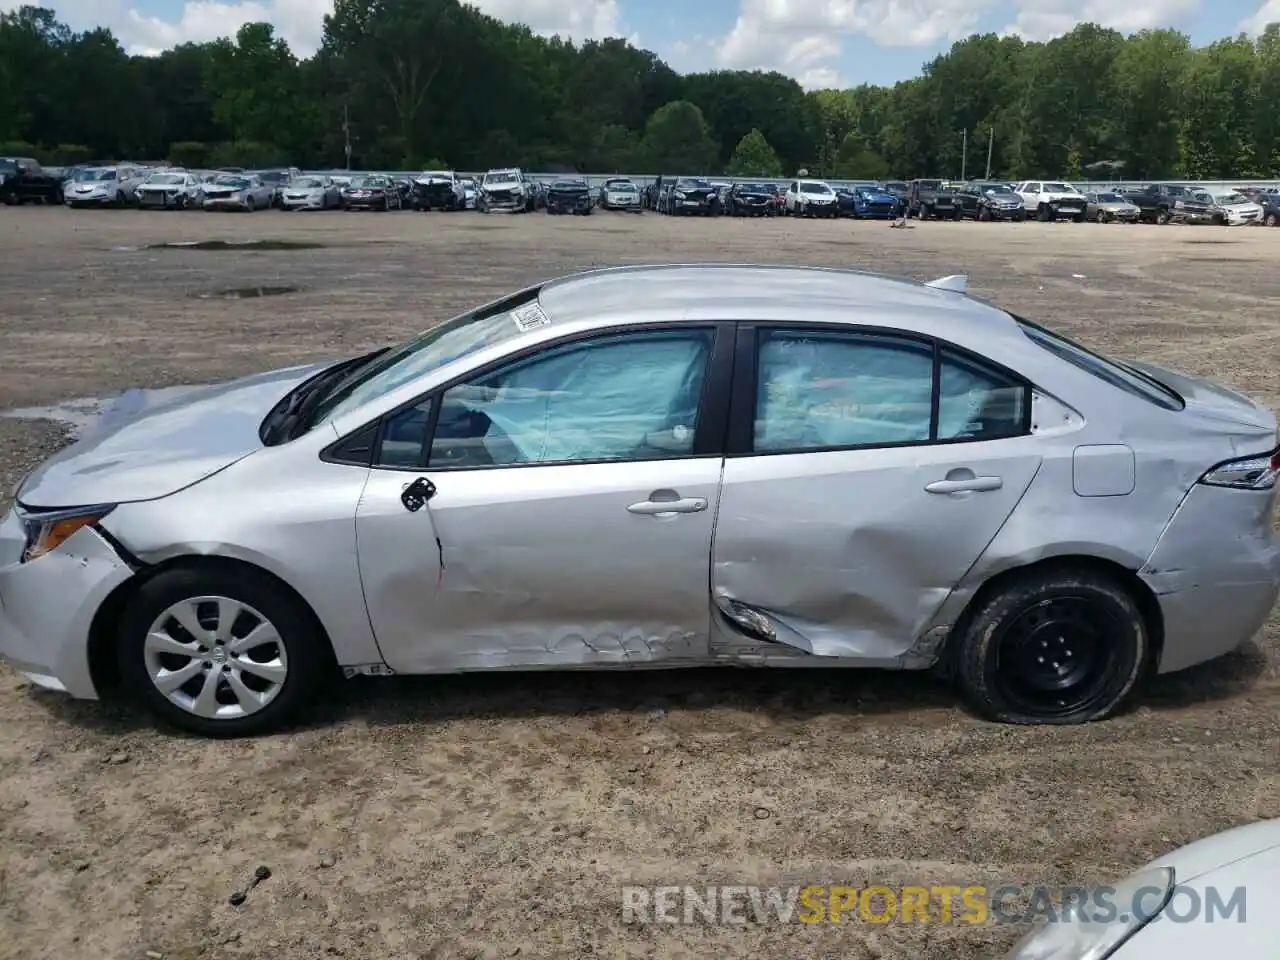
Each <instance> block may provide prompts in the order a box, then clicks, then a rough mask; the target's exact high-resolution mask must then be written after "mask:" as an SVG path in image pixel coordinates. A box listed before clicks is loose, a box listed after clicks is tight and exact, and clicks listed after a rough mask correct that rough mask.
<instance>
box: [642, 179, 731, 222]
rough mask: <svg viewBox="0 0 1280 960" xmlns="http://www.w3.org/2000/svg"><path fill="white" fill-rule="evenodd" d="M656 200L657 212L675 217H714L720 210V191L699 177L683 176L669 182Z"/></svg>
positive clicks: (708, 181)
mask: <svg viewBox="0 0 1280 960" xmlns="http://www.w3.org/2000/svg"><path fill="white" fill-rule="evenodd" d="M658 202H659V206H658V210H659V212H661V213H667V214H671V215H673V216H677V217H682V216H700V217H716V216H719V215H720V212H721V205H720V191H719V190H718V189H717V188H716V186H715V185H714V184H713V183H712V182H711V181H710V180H704V179H702V178H701V177H684V178H681V179H679V180H676V181H675V182H674V183H671V184H669V185H668V189H667V190H665V191H664V192H663V194H662V196H661V197H660V198H659V201H658Z"/></svg>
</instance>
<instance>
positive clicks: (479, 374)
mask: <svg viewBox="0 0 1280 960" xmlns="http://www.w3.org/2000/svg"><path fill="white" fill-rule="evenodd" d="M734 335H735V330H734V327H733V325H732V324H720V325H716V324H707V323H703V324H689V325H685V324H670V323H668V324H661V325H657V326H652V325H651V326H640V327H635V328H627V329H625V330H611V331H608V332H597V333H596V334H593V335H591V336H588V337H585V338H572V339H569V340H565V341H555V342H552V343H550V344H546V345H542V346H540V347H538V348H535V350H534V352H532V353H529V354H527V355H521V356H518V357H514V358H511V359H508V360H504V361H502V362H500V363H498V364H496V365H492V366H490V367H488V368H485V369H482V370H478V371H475V372H474V373H472V374H469V375H467V376H466V377H464V378H462V379H460V380H457V381H455V382H453V383H451V384H449V385H447V386H445V387H443V388H441V389H438V390H434V391H432V392H431V393H430V394H428V395H427V396H424V397H422V398H421V399H420V400H418V401H415V402H414V403H412V404H410V405H408V406H406V407H404V408H402V409H401V410H399V411H397V412H394V413H392V414H389V415H388V416H386V417H384V418H382V420H381V421H380V423H379V424H378V425H377V427H376V430H377V439H376V451H375V452H374V454H373V458H372V463H373V466H372V468H371V469H370V472H369V480H368V483H367V485H366V487H365V490H364V493H363V495H362V496H361V500H360V505H359V507H358V510H357V515H356V532H357V537H358V541H359V547H358V551H359V558H360V574H361V580H362V584H363V589H364V595H365V599H366V604H367V607H368V614H369V620H370V623H371V624H372V625H373V630H374V634H375V636H376V638H377V641H378V645H379V647H380V649H381V652H382V654H383V657H384V658H385V660H386V663H387V664H388V666H390V667H391V668H392V669H393V670H395V671H397V672H406V673H419V672H442V671H461V670H478V669H487V668H519V667H557V666H559V667H566V666H575V665H584V664H622V665H625V664H644V663H654V662H678V661H688V662H690V663H693V662H698V661H700V660H703V659H705V658H706V657H707V655H708V650H709V636H710V625H711V603H710V596H709V592H708V582H709V577H710V573H709V568H710V554H711V534H712V528H713V524H714V518H715V515H716V510H717V508H718V502H719V490H720V473H721V469H722V466H723V444H724V424H725V421H726V417H727V410H728V399H729V398H728V392H729V391H728V384H729V377H730V375H731V370H732V362H733V360H732V348H733V338H734Z"/></svg>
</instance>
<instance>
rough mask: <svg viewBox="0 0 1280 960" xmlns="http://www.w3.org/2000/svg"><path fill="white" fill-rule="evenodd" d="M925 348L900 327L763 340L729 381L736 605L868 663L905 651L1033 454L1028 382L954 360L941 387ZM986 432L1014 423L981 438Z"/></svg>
mask: <svg viewBox="0 0 1280 960" xmlns="http://www.w3.org/2000/svg"><path fill="white" fill-rule="evenodd" d="M764 333H765V331H760V335H761V338H762V341H763V337H764ZM754 337H755V334H754V333H752V332H750V331H746V335H745V336H744V335H743V334H742V333H740V335H739V343H740V349H742V347H743V341H744V340H746V341H750V340H752V339H753V338H754ZM742 356H743V355H742V354H741V353H740V360H741V359H742ZM933 362H934V361H933V346H932V345H931V343H921V342H918V341H917V342H913V341H911V340H909V339H907V340H903V339H899V338H897V337H895V336H892V335H889V336H882V335H880V334H871V335H866V336H864V335H862V334H858V335H846V334H843V333H840V334H834V335H831V336H827V335H826V334H822V335H818V336H814V337H810V336H807V335H805V336H801V335H798V334H796V333H795V332H794V331H792V332H789V333H786V334H785V335H784V336H783V337H782V338H781V339H780V340H779V341H777V342H773V343H772V344H770V343H764V342H762V343H761V346H760V356H759V363H758V371H759V372H758V374H752V373H748V374H747V375H746V376H745V377H742V378H739V379H738V380H736V381H735V389H737V388H738V385H739V384H740V383H742V384H743V385H744V388H745V386H746V384H748V383H749V384H750V386H751V389H752V397H751V398H750V402H749V403H746V402H743V399H742V398H741V397H739V396H737V395H735V399H734V412H733V421H732V423H731V437H730V454H729V457H728V459H727V460H726V462H725V471H724V482H723V485H722V488H721V500H720V512H719V516H718V519H717V523H716V530H715V540H714V543H713V562H712V593H713V599H714V602H715V603H716V605H717V606H718V607H719V608H720V610H721V612H722V613H724V614H725V615H726V616H727V618H728V619H729V620H730V621H731V622H734V623H736V624H738V625H739V626H741V627H744V628H745V630H746V632H748V633H750V634H752V635H754V636H756V637H757V638H760V639H763V640H765V641H766V642H774V643H778V644H784V645H789V646H791V647H794V648H796V649H797V650H800V651H803V652H805V653H810V654H814V655H818V656H827V657H848V658H855V659H858V660H861V661H864V662H867V663H868V664H870V665H876V664H879V665H892V664H894V663H896V662H899V661H900V660H901V658H902V657H903V656H904V655H905V654H907V652H908V651H909V650H910V649H911V647H912V645H913V644H914V643H916V641H917V639H918V638H920V637H921V635H922V633H924V632H925V631H926V630H927V629H928V628H929V625H930V621H931V620H932V619H933V617H934V615H935V613H936V612H937V610H938V608H939V607H940V606H941V604H942V602H943V601H944V600H945V599H946V597H947V596H948V594H949V593H950V592H951V590H952V589H953V587H954V586H955V584H956V583H957V582H959V581H960V580H961V578H962V577H963V576H964V575H965V573H966V572H967V571H968V570H969V568H970V567H971V566H972V565H973V564H974V563H975V562H976V561H977V559H978V558H979V557H980V556H981V555H982V553H983V551H984V550H985V548H986V547H987V545H988V544H989V543H990V542H991V541H992V539H993V538H994V537H995V535H996V534H997V533H998V532H999V530H1000V528H1001V527H1002V526H1003V525H1004V523H1005V521H1006V520H1007V519H1008V518H1009V516H1010V514H1012V512H1013V510H1014V507H1015V506H1016V505H1017V503H1018V501H1019V500H1020V499H1021V497H1022V495H1023V494H1024V493H1025V492H1026V490H1027V488H1028V486H1029V485H1030V483H1031V481H1032V479H1033V478H1034V477H1035V474H1036V472H1037V470H1038V469H1039V465H1040V454H1039V451H1038V442H1037V439H1036V438H1035V437H1033V436H1030V435H1029V429H1030V426H1029V418H1028V417H1026V415H1025V411H1023V410H1022V408H1021V407H1019V406H1018V404H1019V403H1021V402H1023V401H1022V400H1017V399H1016V398H1018V397H1023V398H1024V399H1025V402H1028V403H1029V394H1020V393H1019V392H1018V391H1019V390H1021V389H1022V385H1019V384H1017V383H1016V382H1014V381H1009V382H1007V383H1005V384H1004V386H1001V385H1000V375H999V374H996V375H995V380H994V381H992V383H993V384H994V385H990V384H989V385H988V386H986V387H984V386H982V384H983V383H985V382H986V381H983V380H981V377H983V376H986V375H987V373H988V372H989V371H986V369H985V368H983V367H982V366H981V365H973V364H967V363H965V364H957V365H955V366H954V367H953V368H945V369H944V371H943V373H942V374H941V375H940V376H939V377H938V381H939V382H940V383H941V385H942V386H941V388H942V389H943V391H944V392H945V393H946V394H947V399H946V400H945V401H944V402H941V403H935V402H934V399H933V395H934V390H935V387H934V385H933V382H932V381H933V375H932V371H933ZM738 369H739V371H741V370H742V369H743V367H742V366H741V365H740V366H739V368H738ZM975 377H976V378H977V379H975ZM916 378H919V379H920V380H921V381H922V382H920V383H916V382H915V379H916ZM756 379H758V381H759V382H758V384H756V383H752V381H754V380H756ZM757 390H758V394H757ZM1011 401H1015V402H1014V403H1013V406H1012V407H1010V406H1009V402H1011ZM1002 404H1003V406H1002ZM1015 408H1016V409H1015ZM1002 417H1003V418H1004V419H1003V420H1002V419H1001V418H1002ZM744 419H750V420H751V421H752V422H751V423H750V424H749V425H748V424H744V422H743V420H744ZM1024 426H1025V432H1024V433H1022V435H1012V434H1016V433H1019V432H1022V431H1023V429H1024ZM992 432H995V433H1000V432H1004V433H1006V434H1010V435H1005V436H1001V437H999V438H996V439H990V440H983V439H980V438H981V437H982V436H984V435H989V434H991V433H992ZM833 447H845V448H844V449H833ZM735 448H736V449H735ZM744 448H745V449H744ZM806 448H808V449H806Z"/></svg>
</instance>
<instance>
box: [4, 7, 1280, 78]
mask: <svg viewBox="0 0 1280 960" xmlns="http://www.w3.org/2000/svg"><path fill="white" fill-rule="evenodd" d="M19 2H20V0H0V9H6V8H12V7H16V6H17V5H18V4H19ZM472 2H474V3H475V5H476V6H479V7H480V8H481V9H483V10H484V11H485V12H486V13H490V14H492V15H494V16H497V17H500V18H502V19H505V20H516V21H519V22H522V23H527V24H529V25H530V26H531V27H533V29H535V30H537V31H539V32H541V33H546V34H551V33H560V34H562V35H564V34H567V35H570V36H573V37H574V38H575V39H583V38H587V37H603V36H625V37H627V38H629V39H630V40H631V41H632V42H635V43H639V44H640V45H641V46H644V47H647V48H649V49H651V50H654V51H656V52H657V53H658V54H660V55H661V56H663V57H664V58H665V59H666V60H667V62H668V63H670V64H671V65H672V66H673V67H675V68H676V69H678V70H680V71H682V72H686V71H690V70H707V69H714V68H727V69H753V68H762V69H776V70H781V71H782V72H783V73H787V74H789V75H791V76H794V77H795V78H796V79H798V80H799V81H800V82H801V83H802V84H804V85H805V86H806V87H810V88H813V87H822V86H846V85H849V86H851V85H854V84H857V83H864V82H869V83H892V82H894V81H896V80H902V79H906V78H908V77H911V76H914V75H916V74H917V73H919V71H920V67H921V65H922V64H923V63H925V62H926V61H928V60H930V59H932V58H933V57H934V56H935V55H936V54H937V53H939V52H941V51H943V50H946V49H947V48H948V47H949V46H950V45H951V43H952V42H953V41H954V40H956V39H959V38H961V37H964V36H966V35H968V34H970V33H973V32H975V31H976V32H985V31H991V32H996V33H1000V32H1016V33H1019V34H1021V35H1022V36H1024V37H1027V38H1028V39H1033V40H1045V39H1048V38H1050V37H1053V36H1056V35H1059V34H1062V33H1064V32H1066V31H1067V30H1070V29H1071V27H1072V26H1074V25H1075V24H1076V23H1080V22H1083V21H1094V22H1098V23H1102V24H1104V25H1105V26H1110V27H1114V28H1116V29H1118V30H1121V31H1124V32H1130V31H1134V30H1140V29H1143V28H1146V27H1176V28H1178V29H1180V30H1184V31H1186V32H1188V33H1189V34H1190V35H1191V37H1192V39H1193V40H1194V41H1195V42H1196V43H1208V42H1210V41H1212V40H1216V39H1218V38H1220V37H1224V36H1230V35H1233V34H1236V33H1238V32H1241V31H1245V32H1248V33H1257V32H1260V31H1261V29H1262V27H1263V25H1265V24H1266V23H1267V22H1269V21H1271V20H1276V21H1280V0H1219V2H1207V0H1144V2H1140V3H1137V4H1131V5H1122V4H1118V3H1115V2H1114V0H1110V2H1108V0H701V2H699V3H690V2H688V0H472ZM49 5H50V6H53V7H54V8H55V9H56V10H57V11H58V14H59V16H60V17H61V18H62V19H63V20H65V21H66V22H68V23H70V24H71V26H73V27H75V28H77V29H84V28H87V27H91V26H96V25H105V26H109V27H111V28H112V30H114V31H115V33H116V35H117V36H118V37H119V38H120V40H121V42H122V43H123V44H124V45H125V47H126V48H127V49H129V50H130V51H132V52H155V51H158V50H162V49H164V48H166V47H170V46H173V45H174V44H176V43H180V42H183V41H186V40H196V41H201V40H210V39H213V38H215V37H218V36H224V35H227V34H231V33H234V32H235V30H236V29H237V28H238V27H239V26H240V24H242V23H245V22H247V21H251V20H267V21H270V22H272V23H274V24H276V26H277V29H278V31H279V33H280V34H281V35H282V36H283V37H285V38H286V39H287V40H288V41H289V42H290V44H291V45H292V46H293V47H294V49H295V50H296V51H297V52H298V53H300V54H304V55H305V54H308V53H310V52H311V51H312V50H314V49H315V46H316V44H317V43H318V41H319V38H320V23H321V18H322V17H323V15H324V13H325V12H327V11H328V10H329V9H331V5H332V0H63V2H61V3H49Z"/></svg>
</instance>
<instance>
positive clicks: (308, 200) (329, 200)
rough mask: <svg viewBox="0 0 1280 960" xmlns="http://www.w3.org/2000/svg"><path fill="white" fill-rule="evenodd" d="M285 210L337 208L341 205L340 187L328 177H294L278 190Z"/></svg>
mask: <svg viewBox="0 0 1280 960" xmlns="http://www.w3.org/2000/svg"><path fill="white" fill-rule="evenodd" d="M280 206H281V207H282V208H283V209H285V210H337V209H339V208H341V206H342V188H341V187H340V186H338V184H337V183H335V182H334V181H333V180H331V179H329V178H328V177H295V178H294V179H293V180H290V181H289V184H288V185H287V186H286V187H284V189H283V190H281V192H280Z"/></svg>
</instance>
